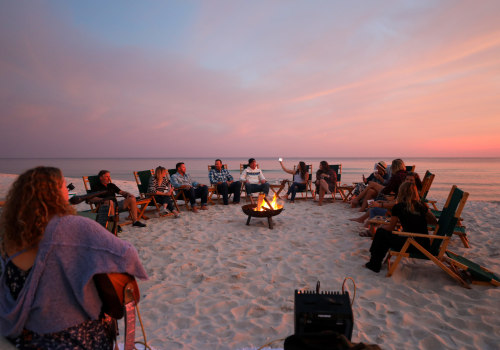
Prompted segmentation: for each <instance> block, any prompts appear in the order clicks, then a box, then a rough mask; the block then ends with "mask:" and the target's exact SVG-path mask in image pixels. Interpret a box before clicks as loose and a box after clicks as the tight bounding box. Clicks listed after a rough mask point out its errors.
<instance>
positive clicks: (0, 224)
mask: <svg viewBox="0 0 500 350" xmlns="http://www.w3.org/2000/svg"><path fill="white" fill-rule="evenodd" d="M63 181H64V178H63V176H62V173H61V170H59V169H57V168H52V167H42V166H39V167H36V168H33V169H30V170H28V171H26V172H24V173H23V174H21V175H19V177H18V178H17V179H16V181H15V182H14V183H13V184H12V187H11V188H10V190H9V193H8V194H7V199H6V202H5V207H4V208H3V212H2V217H1V220H0V240H1V247H2V251H3V252H5V251H6V249H8V250H14V251H17V250H19V249H23V248H28V247H33V246H37V245H38V243H39V242H40V240H41V239H42V237H43V233H44V232H45V227H46V226H47V224H48V222H49V220H50V219H51V218H52V217H53V216H54V215H59V216H64V215H69V214H74V213H75V210H74V209H73V207H71V205H70V204H69V203H68V201H67V200H66V198H65V197H64V196H63V193H62V192H61V187H62V185H63Z"/></svg>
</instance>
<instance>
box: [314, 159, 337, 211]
mask: <svg viewBox="0 0 500 350" xmlns="http://www.w3.org/2000/svg"><path fill="white" fill-rule="evenodd" d="M315 183H316V192H317V193H319V201H318V205H319V206H321V205H323V198H325V194H327V193H328V194H330V193H333V195H335V191H336V187H337V173H336V172H335V170H333V169H332V168H330V165H328V162H327V161H326V160H322V161H321V162H319V169H318V171H316V182H315Z"/></svg>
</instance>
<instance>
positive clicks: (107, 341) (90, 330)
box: [12, 319, 115, 350]
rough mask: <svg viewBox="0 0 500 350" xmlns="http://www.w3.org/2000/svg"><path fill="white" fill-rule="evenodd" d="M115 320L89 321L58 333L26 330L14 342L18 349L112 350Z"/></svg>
mask: <svg viewBox="0 0 500 350" xmlns="http://www.w3.org/2000/svg"><path fill="white" fill-rule="evenodd" d="M114 329H115V327H114V320H112V319H99V320H95V321H87V322H84V323H81V324H79V325H77V326H73V327H70V328H67V329H65V330H63V331H60V332H56V333H47V334H37V333H34V332H32V331H29V330H26V329H25V330H24V331H23V333H22V334H21V336H19V337H18V338H16V339H14V340H13V341H12V342H13V344H14V345H15V347H16V348H18V349H36V350H46V349H50V350H53V349H54V350H62V349H85V350H87V349H88V350H94V349H95V350H110V349H113V340H114V338H115V337H114V334H115V333H114Z"/></svg>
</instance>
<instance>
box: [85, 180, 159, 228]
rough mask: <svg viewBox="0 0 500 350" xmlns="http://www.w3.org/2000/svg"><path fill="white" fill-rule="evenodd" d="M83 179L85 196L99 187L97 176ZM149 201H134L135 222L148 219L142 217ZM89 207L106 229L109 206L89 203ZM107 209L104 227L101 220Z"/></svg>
mask: <svg viewBox="0 0 500 350" xmlns="http://www.w3.org/2000/svg"><path fill="white" fill-rule="evenodd" d="M82 179H83V185H84V187H85V191H87V194H89V193H92V192H95V190H94V188H95V187H96V186H97V185H99V183H100V181H101V180H100V179H99V176H97V175H91V176H82ZM150 201H151V199H150V198H138V199H136V204H137V220H139V219H141V218H143V219H145V220H147V219H148V217H147V216H145V215H144V211H145V210H146V207H147V206H148V204H149V202H150ZM89 205H90V211H91V212H93V213H97V214H98V215H97V216H98V220H97V221H98V222H99V223H101V224H103V226H105V227H106V228H107V225H108V222H110V217H111V214H112V213H111V212H110V210H111V207H110V206H101V205H95V204H94V203H91V202H90V203H89ZM106 207H108V210H107V218H106V224H105V225H104V219H103V218H102V216H103V215H106V213H105V211H106V210H105V208H106ZM129 224H132V221H131V220H129V221H126V222H122V223H120V225H129Z"/></svg>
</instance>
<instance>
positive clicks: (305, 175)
mask: <svg viewBox="0 0 500 350" xmlns="http://www.w3.org/2000/svg"><path fill="white" fill-rule="evenodd" d="M280 165H281V168H282V169H283V171H284V172H287V173H289V174H292V175H293V182H292V184H291V185H290V187H288V192H287V193H286V199H288V196H289V195H290V194H291V195H292V197H291V198H290V203H294V202H295V195H296V194H297V191H304V190H305V189H306V186H307V181H309V172H308V171H307V166H306V163H304V162H302V161H300V162H299V164H298V165H297V169H295V171H294V170H289V169H287V168H285V166H284V165H283V161H282V160H280Z"/></svg>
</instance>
